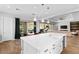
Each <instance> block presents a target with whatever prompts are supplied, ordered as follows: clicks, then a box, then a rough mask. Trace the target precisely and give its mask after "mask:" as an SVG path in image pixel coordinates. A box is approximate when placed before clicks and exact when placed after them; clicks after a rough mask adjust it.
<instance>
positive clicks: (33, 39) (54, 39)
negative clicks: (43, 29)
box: [21, 33, 66, 54]
mask: <svg viewBox="0 0 79 59" xmlns="http://www.w3.org/2000/svg"><path fill="white" fill-rule="evenodd" d="M65 36H66V34H63V33H43V34H38V35H32V36H25V37H21V42H22V44H21V46H22V53H35V54H36V53H44V50H45V49H47V50H50V49H52V48H53V47H52V45H56V46H57V45H61V49H60V48H59V49H58V47H57V49H58V50H60V51H58V50H57V51H54V50H50V51H53V52H51V53H61V51H62V50H63V46H64V47H66V44H64V45H63V40H65V39H66V38H65V39H63V38H64V37H65ZM65 41H66V40H65ZM64 43H65V42H64ZM46 53H47V52H46Z"/></svg>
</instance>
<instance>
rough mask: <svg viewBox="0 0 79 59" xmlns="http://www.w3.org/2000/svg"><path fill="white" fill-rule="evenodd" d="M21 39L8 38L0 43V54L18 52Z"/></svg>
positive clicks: (19, 51)
mask: <svg viewBox="0 0 79 59" xmlns="http://www.w3.org/2000/svg"><path fill="white" fill-rule="evenodd" d="M20 42H21V41H20V40H9V41H4V42H1V43H0V54H20V53H21V43H20Z"/></svg>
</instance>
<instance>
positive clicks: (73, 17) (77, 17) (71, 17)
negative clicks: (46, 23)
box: [57, 12, 79, 31]
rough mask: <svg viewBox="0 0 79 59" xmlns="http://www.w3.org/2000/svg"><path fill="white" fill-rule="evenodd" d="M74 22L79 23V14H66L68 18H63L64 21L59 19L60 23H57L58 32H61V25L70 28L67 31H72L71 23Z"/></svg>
mask: <svg viewBox="0 0 79 59" xmlns="http://www.w3.org/2000/svg"><path fill="white" fill-rule="evenodd" d="M60 17H61V16H60ZM57 19H58V18H57ZM74 21H79V12H76V13H71V14H66V16H63V20H60V19H59V21H57V22H58V23H57V25H58V30H60V26H61V25H67V26H68V29H67V30H68V31H70V22H74Z"/></svg>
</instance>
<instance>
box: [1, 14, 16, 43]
mask: <svg viewBox="0 0 79 59" xmlns="http://www.w3.org/2000/svg"><path fill="white" fill-rule="evenodd" d="M14 33H15V18H13V17H11V16H0V36H1V38H2V41H5V40H11V39H14Z"/></svg>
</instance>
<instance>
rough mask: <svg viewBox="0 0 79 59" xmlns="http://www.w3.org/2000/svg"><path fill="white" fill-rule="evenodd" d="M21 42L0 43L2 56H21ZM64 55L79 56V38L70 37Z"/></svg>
mask: <svg viewBox="0 0 79 59" xmlns="http://www.w3.org/2000/svg"><path fill="white" fill-rule="evenodd" d="M20 53H21V42H20V40H9V41H4V42H1V43H0V54H20ZM62 54H79V36H68V41H67V47H66V48H64V50H63V52H62Z"/></svg>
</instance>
